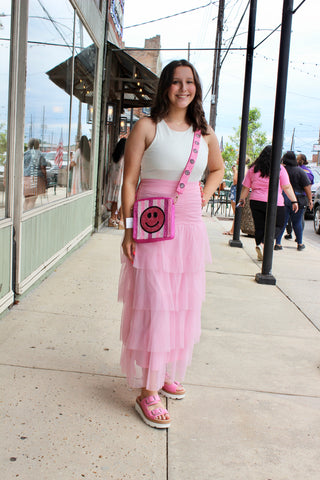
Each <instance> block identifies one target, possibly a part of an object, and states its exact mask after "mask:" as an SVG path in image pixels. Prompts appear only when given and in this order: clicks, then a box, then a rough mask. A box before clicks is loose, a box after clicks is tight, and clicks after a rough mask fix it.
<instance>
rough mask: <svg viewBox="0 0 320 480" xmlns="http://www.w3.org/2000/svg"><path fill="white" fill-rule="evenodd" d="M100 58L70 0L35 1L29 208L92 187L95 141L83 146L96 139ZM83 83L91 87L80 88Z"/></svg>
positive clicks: (29, 58)
mask: <svg viewBox="0 0 320 480" xmlns="http://www.w3.org/2000/svg"><path fill="white" fill-rule="evenodd" d="M88 48H90V49H91V50H90V55H89V57H90V58H89V59H87V57H88V55H87V54H86V52H87V51H88V50H87V49H88ZM95 58H96V47H95V46H94V45H93V42H92V40H91V39H90V37H89V35H88V34H87V32H86V30H85V28H84V26H83V25H82V23H81V22H80V20H79V18H78V17H77V16H76V14H75V11H74V9H73V8H72V6H71V4H70V3H69V1H68V0H55V1H54V2H52V1H51V0H43V1H41V2H38V1H36V0H30V2H29V24H28V51H27V87H26V114H25V115H26V116H25V155H24V211H27V210H30V209H31V208H34V207H37V206H41V205H44V204H46V203H50V202H53V201H55V200H58V199H61V198H65V197H67V196H69V195H70V194H72V193H74V194H75V193H81V192H82V191H84V190H87V189H89V188H90V185H91V184H90V174H91V163H90V146H88V145H87V143H89V142H87V143H86V146H85V147H83V144H84V140H83V139H82V142H81V149H79V142H80V140H81V138H82V137H83V136H86V137H87V139H88V140H89V139H90V138H91V128H92V124H87V116H86V115H87V107H88V105H89V106H90V105H91V106H92V104H93V85H94V70H95ZM86 62H87V63H88V64H87V63H86ZM79 84H83V85H85V87H86V88H85V89H83V91H82V90H81V91H80V90H79ZM38 147H39V148H38ZM83 149H84V150H83ZM84 151H85V153H84ZM84 159H85V160H84ZM75 184H76V185H79V188H76V189H73V185H75Z"/></svg>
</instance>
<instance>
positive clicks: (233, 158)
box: [222, 142, 238, 180]
mask: <svg viewBox="0 0 320 480" xmlns="http://www.w3.org/2000/svg"><path fill="white" fill-rule="evenodd" d="M222 158H223V160H224V165H225V174H224V176H225V178H226V179H227V180H231V179H232V176H233V173H232V165H235V164H236V163H237V159H238V150H237V148H236V147H234V146H233V145H230V144H229V143H228V142H227V143H226V145H225V147H224V149H223V152H222Z"/></svg>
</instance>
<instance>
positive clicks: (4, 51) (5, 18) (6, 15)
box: [0, 0, 11, 219]
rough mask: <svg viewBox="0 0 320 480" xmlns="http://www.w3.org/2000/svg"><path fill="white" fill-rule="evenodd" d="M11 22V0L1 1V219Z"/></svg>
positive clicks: (0, 214)
mask: <svg viewBox="0 0 320 480" xmlns="http://www.w3.org/2000/svg"><path fill="white" fill-rule="evenodd" d="M10 24H11V0H4V2H1V11H0V65H1V75H0V219H1V218H4V217H5V216H6V210H5V206H6V175H7V161H8V158H7V125H8V91H9V62H10Z"/></svg>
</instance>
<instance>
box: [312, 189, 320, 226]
mask: <svg viewBox="0 0 320 480" xmlns="http://www.w3.org/2000/svg"><path fill="white" fill-rule="evenodd" d="M313 212H314V215H313V226H314V231H315V232H316V233H318V234H319V235H320V187H318V189H317V191H316V193H315V196H314V203H313Z"/></svg>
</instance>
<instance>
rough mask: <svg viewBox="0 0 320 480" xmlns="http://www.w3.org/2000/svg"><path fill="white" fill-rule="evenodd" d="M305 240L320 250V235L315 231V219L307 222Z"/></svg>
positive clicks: (304, 233)
mask: <svg viewBox="0 0 320 480" xmlns="http://www.w3.org/2000/svg"><path fill="white" fill-rule="evenodd" d="M303 239H304V241H305V242H307V243H310V244H311V245H312V246H313V247H317V248H320V235H318V234H317V233H316V232H315V231H314V228H313V219H308V220H305V227H304V232H303Z"/></svg>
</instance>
